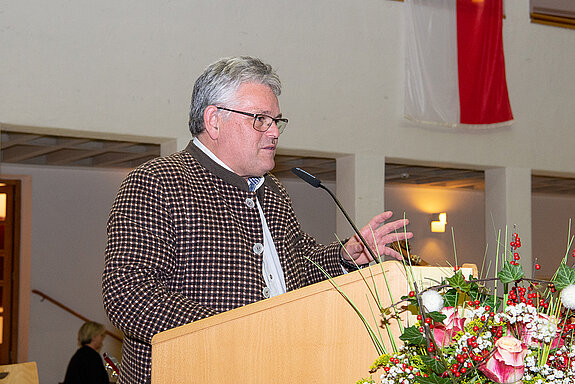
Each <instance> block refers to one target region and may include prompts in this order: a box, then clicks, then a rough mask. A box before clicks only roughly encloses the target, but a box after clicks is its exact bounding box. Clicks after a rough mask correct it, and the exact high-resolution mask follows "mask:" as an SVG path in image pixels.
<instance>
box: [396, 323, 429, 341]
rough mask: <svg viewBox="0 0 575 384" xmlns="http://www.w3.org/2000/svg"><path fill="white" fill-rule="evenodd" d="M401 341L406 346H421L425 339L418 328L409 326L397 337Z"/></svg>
mask: <svg viewBox="0 0 575 384" xmlns="http://www.w3.org/2000/svg"><path fill="white" fill-rule="evenodd" d="M399 338H400V339H401V340H403V341H404V342H406V343H408V344H413V345H423V344H425V337H424V336H423V335H422V334H421V332H419V328H418V327H415V326H411V327H409V328H405V329H404V330H403V334H402V335H401V336H399Z"/></svg>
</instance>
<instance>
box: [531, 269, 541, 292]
mask: <svg viewBox="0 0 575 384" xmlns="http://www.w3.org/2000/svg"><path fill="white" fill-rule="evenodd" d="M535 269H537V270H540V269H541V266H540V265H539V264H535ZM530 288H531V287H530Z"/></svg>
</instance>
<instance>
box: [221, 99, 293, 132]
mask: <svg viewBox="0 0 575 384" xmlns="http://www.w3.org/2000/svg"><path fill="white" fill-rule="evenodd" d="M216 108H217V109H220V110H223V111H228V112H234V113H239V114H240V115H244V116H249V117H253V118H254V123H253V124H252V128H253V129H255V130H256V131H258V132H267V131H268V129H270V127H271V126H272V124H273V123H275V124H276V127H278V131H279V133H280V135H281V133H282V132H283V131H284V129H285V127H286V125H287V123H288V119H286V118H284V117H280V118H275V117H271V116H270V115H266V114H264V113H249V112H243V111H237V110H235V109H230V108H225V107H218V106H216ZM260 116H263V117H267V118H269V119H271V121H272V122H271V123H269V124H268V126H267V127H266V129H264V130H263V131H262V130H261V129H257V128H256V121H257V120H258V117H260ZM264 126H265V124H263V123H262V127H264Z"/></svg>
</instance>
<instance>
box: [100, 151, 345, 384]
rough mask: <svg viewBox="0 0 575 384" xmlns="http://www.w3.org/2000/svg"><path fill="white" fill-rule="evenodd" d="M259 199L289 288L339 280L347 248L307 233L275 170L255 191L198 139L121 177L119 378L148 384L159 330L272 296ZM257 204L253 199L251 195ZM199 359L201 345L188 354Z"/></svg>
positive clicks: (116, 222)
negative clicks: (257, 247) (266, 292)
mask: <svg viewBox="0 0 575 384" xmlns="http://www.w3.org/2000/svg"><path fill="white" fill-rule="evenodd" d="M255 198H257V199H259V201H260V204H261V206H262V209H263V211H264V214H265V217H266V221H267V224H268V226H269V229H270V232H271V234H272V236H273V238H274V242H275V246H276V249H277V252H278V254H279V259H280V262H281V265H282V268H283V271H284V275H285V281H286V286H287V289H288V290H294V289H297V288H301V287H303V286H305V285H308V284H312V283H315V282H318V281H320V280H323V279H324V276H323V274H322V273H321V272H320V271H319V270H318V268H317V267H315V266H313V264H312V263H311V262H310V261H309V260H305V259H304V256H308V257H310V258H312V259H313V260H315V261H317V262H318V263H320V264H321V265H322V266H323V267H324V268H325V269H327V271H328V272H330V273H331V274H332V275H333V276H336V275H339V274H341V273H342V268H341V265H340V263H339V253H340V245H339V244H338V243H337V242H335V243H332V244H330V245H320V244H317V243H316V241H315V240H314V239H313V238H312V237H310V236H309V235H307V234H305V233H304V232H302V230H301V228H300V226H299V223H298V221H297V219H296V216H295V213H294V211H293V208H292V205H291V201H290V198H289V196H288V194H287V192H286V190H285V189H284V187H283V186H282V185H281V184H280V183H279V181H278V180H277V179H276V178H275V177H274V176H272V175H270V174H267V175H266V176H265V182H264V185H263V186H262V187H260V188H259V189H258V190H257V191H256V192H249V190H248V187H247V183H246V181H245V179H243V178H242V177H240V176H238V175H236V174H234V173H232V172H230V171H227V170H226V169H224V168H222V167H221V166H219V165H218V164H217V163H215V162H214V161H213V160H212V159H210V158H209V157H208V156H207V155H206V154H204V153H203V152H202V151H201V150H199V149H198V148H197V147H196V146H195V145H194V144H193V143H190V144H189V145H188V147H187V148H186V150H184V151H182V152H179V153H175V154H173V155H171V156H167V157H163V158H157V159H154V160H151V161H149V162H147V163H146V164H144V165H142V166H140V167H138V168H137V169H135V170H134V171H132V172H131V173H130V174H129V175H128V176H127V178H126V179H125V180H124V182H123V183H122V186H121V187H120V190H119V192H118V195H117V197H116V200H115V202H114V204H113V207H112V210H111V213H110V217H109V221H108V244H107V247H106V263H105V269H104V274H103V295H104V307H105V309H106V312H107V314H108V316H109V318H110V320H111V322H112V323H113V324H114V325H115V326H116V327H118V328H119V329H121V330H122V331H123V332H124V334H125V338H124V342H123V350H122V361H121V374H120V383H146V382H149V381H150V373H151V345H150V342H151V339H152V336H153V335H155V334H156V333H158V332H161V331H164V330H166V329H170V328H173V327H177V326H180V325H183V324H186V323H189V322H192V321H195V320H199V319H202V318H205V317H208V316H211V315H214V314H216V313H219V312H223V311H227V310H230V309H233V308H236V307H239V306H242V305H245V304H249V303H252V302H255V301H258V300H261V299H263V298H264V296H263V293H262V291H263V289H264V287H265V283H264V280H263V277H262V256H261V255H257V254H256V253H255V252H254V250H253V248H254V244H256V243H263V232H262V227H261V221H260V217H259V214H258V209H257V206H254V204H252V203H251V202H253V199H255ZM249 200H251V202H250V201H249ZM189 353H190V358H191V359H193V355H194V351H189Z"/></svg>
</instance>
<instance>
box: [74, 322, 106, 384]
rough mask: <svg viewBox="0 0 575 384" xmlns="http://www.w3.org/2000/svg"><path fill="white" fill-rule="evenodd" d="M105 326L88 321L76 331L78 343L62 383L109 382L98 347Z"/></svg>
mask: <svg viewBox="0 0 575 384" xmlns="http://www.w3.org/2000/svg"><path fill="white" fill-rule="evenodd" d="M105 336H106V328H105V327H104V326H103V325H102V324H99V323H96V322H93V321H88V322H86V323H84V324H83V325H82V327H80V330H79V331H78V344H79V345H80V349H78V350H77V351H76V353H75V354H74V356H72V359H70V363H69V364H68V369H67V370H66V377H65V378H64V383H63V384H109V383H110V380H109V378H108V372H106V368H105V367H104V362H103V361H102V358H101V357H100V353H99V352H100V348H102V343H103V341H104V337H105Z"/></svg>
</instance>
